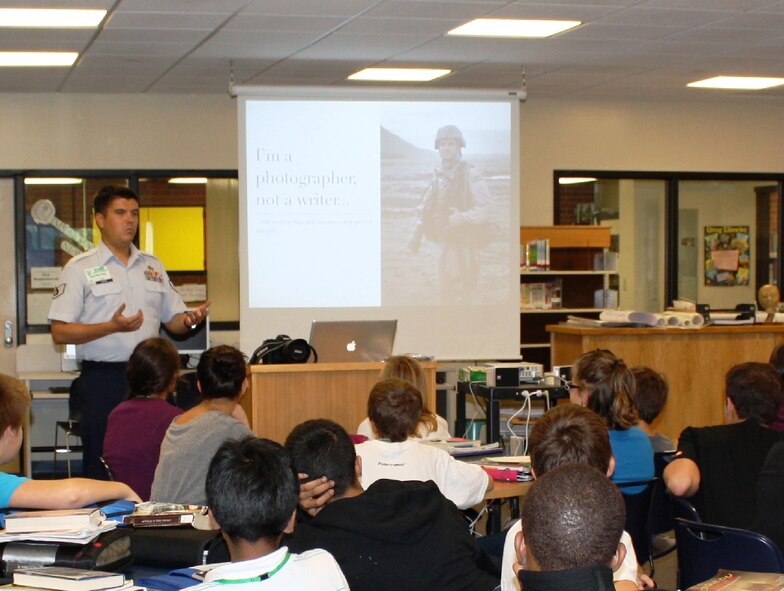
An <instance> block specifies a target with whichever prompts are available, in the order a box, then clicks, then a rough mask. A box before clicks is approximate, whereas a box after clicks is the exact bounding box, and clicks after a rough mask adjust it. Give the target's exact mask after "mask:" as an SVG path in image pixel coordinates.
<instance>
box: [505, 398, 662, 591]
mask: <svg viewBox="0 0 784 591" xmlns="http://www.w3.org/2000/svg"><path fill="white" fill-rule="evenodd" d="M530 446H531V472H532V473H533V475H534V478H539V477H540V476H544V475H545V474H547V473H548V472H550V471H551V470H554V469H556V468H558V467H559V466H561V465H564V464H575V463H577V464H586V465H588V466H591V467H592V468H594V469H596V470H599V472H601V473H602V474H605V475H606V476H607V477H608V478H609V477H610V476H612V473H613V470H614V469H615V458H613V456H612V450H611V448H610V438H609V435H608V433H607V428H606V427H605V426H604V423H603V421H602V420H601V419H600V418H599V416H598V415H597V414H596V413H595V412H593V411H591V410H588V409H587V408H584V407H582V406H578V405H576V404H561V405H559V406H556V407H555V408H553V409H551V410H549V411H548V412H546V413H545V414H544V415H543V416H542V417H541V418H540V419H539V420H538V421H536V423H535V424H534V426H533V429H531V435H530ZM521 529H522V523H521V522H520V521H519V520H518V521H517V522H515V523H514V525H512V527H511V528H509V531H508V532H507V534H506V541H505V543H504V553H503V563H502V566H501V589H502V591H520V583H519V582H518V580H517V578H516V577H515V576H514V572H513V570H512V566H513V565H514V563H515V560H516V555H515V536H516V535H517V534H518V533H519V532H520V530H521ZM621 543H622V544H623V545H624V547H625V557H624V559H623V561H622V562H621V563H620V565H619V567H618V568H617V569H614V570H615V572H614V573H613V579H614V580H615V587H616V590H617V591H621V590H624V591H634V589H638V588H642V587H643V586H646V587H653V586H655V584H654V582H653V581H652V580H651V579H650V577H648V576H647V575H644V574H642V572H641V571H640V567H639V565H638V564H637V556H636V555H635V553H634V546H632V539H631V537H630V536H629V534H628V533H626V532H625V531H624V532H623V534H622V535H621Z"/></svg>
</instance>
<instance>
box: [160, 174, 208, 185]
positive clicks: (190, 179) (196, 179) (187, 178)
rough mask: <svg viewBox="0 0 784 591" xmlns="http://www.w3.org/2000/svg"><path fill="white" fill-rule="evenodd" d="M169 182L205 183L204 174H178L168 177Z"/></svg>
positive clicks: (179, 183)
mask: <svg viewBox="0 0 784 591" xmlns="http://www.w3.org/2000/svg"><path fill="white" fill-rule="evenodd" d="M169 182H170V183H171V184H172V185H206V184H207V177H206V176H178V177H174V178H170V179H169Z"/></svg>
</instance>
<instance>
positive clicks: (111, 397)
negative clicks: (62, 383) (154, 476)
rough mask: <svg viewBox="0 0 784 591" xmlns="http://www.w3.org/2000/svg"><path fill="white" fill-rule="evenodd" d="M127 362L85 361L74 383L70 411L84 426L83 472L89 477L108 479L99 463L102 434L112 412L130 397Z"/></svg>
mask: <svg viewBox="0 0 784 591" xmlns="http://www.w3.org/2000/svg"><path fill="white" fill-rule="evenodd" d="M127 365H128V364H127V363H108V362H99V361H83V362H82V371H81V374H80V375H79V377H78V378H76V379H75V380H74V381H73V384H72V385H71V408H72V411H71V412H72V415H74V414H75V415H78V418H79V419H80V421H81V425H82V446H83V449H84V453H83V460H82V468H83V469H82V472H83V473H84V476H85V477H87V478H97V479H99V480H106V479H107V474H106V472H105V470H104V469H103V466H102V465H101V462H100V457H101V456H102V455H103V437H104V435H105V434H106V423H107V420H108V419H109V413H110V412H112V409H113V408H114V407H115V406H117V405H118V404H120V403H121V402H122V401H123V400H125V399H126V398H127V397H128V381H127V380H126V378H125V368H126V366H127Z"/></svg>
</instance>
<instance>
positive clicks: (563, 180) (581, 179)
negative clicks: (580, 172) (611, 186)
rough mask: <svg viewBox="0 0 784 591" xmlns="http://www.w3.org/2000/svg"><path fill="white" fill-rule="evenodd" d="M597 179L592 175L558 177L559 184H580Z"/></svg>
mask: <svg viewBox="0 0 784 591" xmlns="http://www.w3.org/2000/svg"><path fill="white" fill-rule="evenodd" d="M595 181H596V179H595V178H594V177H590V176H562V177H559V178H558V184H559V185H578V184H580V183H593V182H595Z"/></svg>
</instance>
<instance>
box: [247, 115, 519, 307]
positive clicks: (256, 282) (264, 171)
mask: <svg viewBox="0 0 784 591" xmlns="http://www.w3.org/2000/svg"><path fill="white" fill-rule="evenodd" d="M510 109H511V106H510V103H509V102H508V101H499V102H488V101H476V102H451V101H450V102H448V101H439V102H411V101H404V102H393V101H371V100H352V101H344V100H331V101H330V100H326V101H315V100H248V101H247V103H246V105H245V146H244V147H245V150H246V151H245V158H246V161H245V166H246V183H247V197H246V198H247V219H246V223H247V244H248V252H249V255H250V256H249V269H248V278H247V279H248V283H247V285H248V305H249V306H250V308H338V307H343V308H345V307H364V308H373V307H380V306H384V307H388V306H389V307H408V306H417V307H419V306H444V305H445V306H477V305H478V306H492V305H495V304H498V303H499V302H502V301H509V299H510V298H512V299H513V300H514V301H516V294H512V293H510V291H512V290H513V289H514V281H510V280H509V277H510V273H515V272H516V269H517V264H516V263H517V261H516V260H515V259H514V257H516V256H517V252H516V250H515V249H514V248H510V244H512V243H514V240H513V238H514V235H513V234H512V233H513V232H517V226H518V221H517V217H516V215H515V216H514V217H513V216H512V215H510V212H512V211H516V208H511V206H510V205H511V204H510V199H511V195H510V192H511V169H512V164H511V144H512V139H511V131H510V120H511V115H510Z"/></svg>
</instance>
